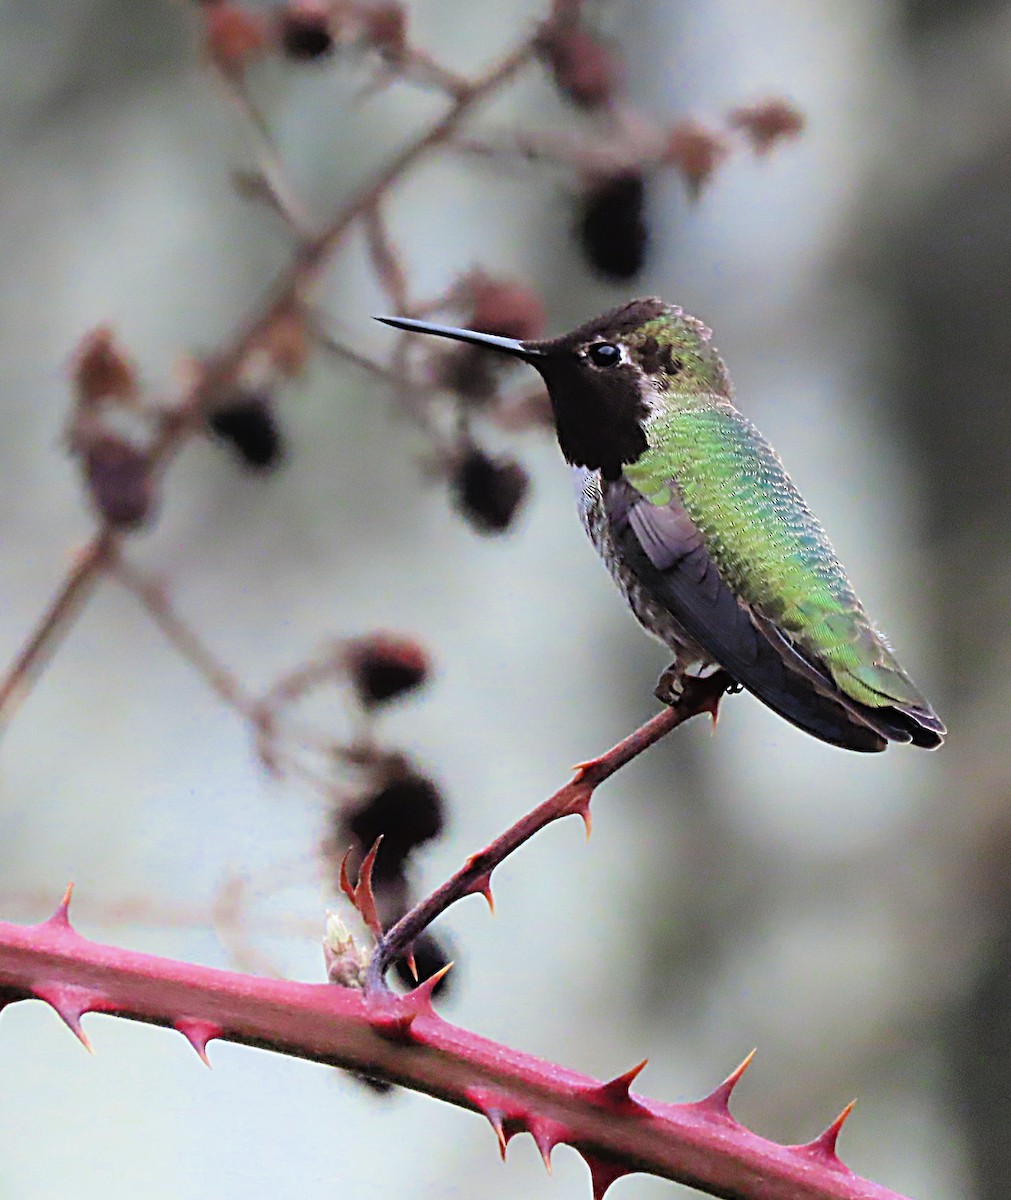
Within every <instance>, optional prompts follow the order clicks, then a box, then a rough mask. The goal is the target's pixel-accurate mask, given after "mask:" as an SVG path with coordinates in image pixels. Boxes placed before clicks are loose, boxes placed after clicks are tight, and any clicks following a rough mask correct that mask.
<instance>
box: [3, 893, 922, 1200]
mask: <svg viewBox="0 0 1011 1200" xmlns="http://www.w3.org/2000/svg"><path fill="white" fill-rule="evenodd" d="M68 902H69V892H68V896H67V898H66V899H65V900H64V903H63V904H61V905H60V907H59V908H58V909H57V911H56V913H55V914H54V915H53V916H52V917H51V918H50V919H49V920H48V921H45V922H43V923H42V924H41V925H34V926H21V925H11V924H9V923H6V922H0V1008H2V1007H3V1006H4V1005H5V1004H11V1003H14V1002H16V1001H18V1000H25V999H30V998H33V997H34V998H37V999H41V1000H44V1001H45V1002H46V1003H47V1004H49V1005H50V1006H51V1007H52V1008H53V1009H55V1011H56V1012H57V1013H58V1014H59V1015H60V1016H61V1017H62V1019H63V1020H64V1021H65V1022H66V1024H67V1025H68V1026H69V1027H70V1029H71V1030H72V1031H73V1032H74V1033H75V1034H76V1035H77V1036H78V1037H79V1038H80V1039H81V1040H82V1041H83V1042H84V1043H85V1045H88V1044H89V1043H88V1042H87V1039H86V1037H85V1035H84V1032H83V1030H82V1028H81V1018H82V1016H83V1015H84V1014H85V1013H88V1012H103V1013H106V1014H109V1015H112V1016H119V1017H126V1018H128V1019H130V1020H139V1021H145V1022H148V1023H151V1024H156V1025H165V1026H169V1027H171V1028H174V1029H177V1030H179V1031H180V1032H181V1033H182V1034H183V1035H184V1036H185V1037H186V1038H187V1040H188V1041H189V1042H190V1044H191V1045H192V1046H193V1047H194V1049H195V1050H196V1051H197V1053H198V1054H200V1055H201V1057H204V1058H206V1047H207V1044H208V1042H210V1041H211V1040H213V1039H223V1040H225V1041H232V1042H238V1043H240V1044H244V1045H251V1046H257V1047H261V1048H266V1049H270V1050H273V1051H275V1052H277V1053H281V1054H288V1055H291V1056H293V1057H298V1058H305V1059H309V1060H311V1061H314V1062H323V1063H329V1064H331V1065H333V1066H338V1067H343V1068H345V1069H349V1070H352V1071H356V1072H359V1073H364V1074H367V1075H369V1076H371V1077H372V1078H378V1079H382V1080H386V1081H388V1082H391V1083H396V1084H400V1085H401V1086H404V1087H408V1088H411V1089H412V1090H415V1091H419V1092H424V1093H427V1094H428V1095H432V1096H437V1097H439V1098H440V1099H442V1100H446V1101H448V1102H449V1103H451V1104H456V1105H458V1106H459V1107H462V1108H469V1109H472V1110H474V1111H477V1112H480V1113H483V1114H484V1116H485V1117H486V1118H487V1119H488V1121H489V1122H490V1123H491V1125H492V1128H493V1129H494V1131H495V1134H496V1136H497V1138H498V1141H499V1146H500V1148H501V1151H502V1153H503V1155H504V1154H505V1148H506V1144H507V1142H508V1140H509V1139H510V1138H511V1137H512V1136H514V1135H515V1134H517V1133H519V1132H530V1133H531V1134H532V1135H533V1137H534V1140H535V1142H536V1144H537V1146H538V1149H539V1150H540V1151H541V1154H542V1155H543V1157H544V1160H545V1163H546V1164H550V1155H551V1151H552V1149H553V1148H554V1147H555V1146H556V1145H559V1144H563V1143H564V1144H568V1145H571V1146H573V1147H574V1148H575V1149H576V1150H577V1151H578V1152H579V1153H580V1154H581V1155H582V1157H583V1158H584V1159H585V1161H586V1162H587V1164H588V1166H589V1168H590V1171H591V1176H592V1179H593V1187H594V1195H595V1196H596V1197H602V1196H603V1194H604V1191H605V1190H606V1189H607V1187H608V1186H609V1185H610V1184H611V1183H613V1182H614V1181H615V1180H616V1179H618V1178H620V1177H621V1176H623V1175H627V1174H630V1173H632V1172H634V1171H640V1172H648V1173H650V1174H654V1175H658V1176H660V1177H662V1178H666V1179H672V1180H675V1181H678V1182H681V1183H686V1184H688V1185H690V1186H692V1187H696V1188H699V1189H701V1190H703V1191H705V1192H708V1193H709V1194H711V1195H714V1196H735V1197H740V1198H742V1200H903V1198H902V1197H901V1196H899V1194H898V1193H896V1192H892V1191H890V1190H888V1189H886V1188H883V1187H879V1186H878V1185H876V1184H873V1183H870V1182H869V1181H867V1180H865V1179H861V1178H860V1177H859V1176H857V1175H855V1174H854V1173H853V1172H852V1171H850V1170H849V1168H848V1167H846V1166H845V1165H844V1164H843V1163H842V1162H841V1161H840V1160H839V1159H838V1158H837V1156H836V1153H835V1147H836V1141H837V1138H838V1135H839V1131H840V1129H841V1127H842V1123H843V1121H844V1120H845V1119H846V1117H847V1116H848V1115H849V1111H850V1109H849V1108H846V1109H844V1110H843V1112H842V1114H840V1116H839V1118H837V1119H836V1120H835V1121H834V1122H833V1123H832V1124H831V1125H830V1126H829V1127H828V1129H827V1130H826V1131H825V1133H824V1134H823V1135H822V1136H821V1137H819V1138H816V1139H815V1140H814V1141H813V1142H811V1143H809V1144H807V1145H804V1146H781V1145H778V1144H777V1143H775V1142H770V1141H768V1140H767V1139H765V1138H762V1137H759V1136H758V1135H757V1134H755V1133H752V1132H751V1131H750V1130H748V1129H746V1128H745V1127H744V1126H743V1125H741V1124H740V1123H739V1122H738V1121H736V1120H735V1119H734V1117H733V1116H732V1115H731V1114H730V1110H729V1107H728V1102H729V1100H730V1096H731V1093H732V1092H733V1089H734V1086H735V1085H736V1084H737V1082H738V1080H739V1079H740V1077H741V1075H742V1074H743V1072H744V1068H745V1067H746V1066H747V1063H748V1062H749V1061H750V1058H749V1059H747V1060H745V1062H744V1063H743V1064H742V1065H741V1067H740V1068H738V1070H737V1071H735V1072H734V1073H733V1074H732V1075H730V1077H729V1078H728V1079H727V1080H726V1081H725V1082H724V1083H723V1084H721V1085H720V1086H719V1087H717V1088H716V1089H715V1091H714V1092H712V1093H711V1095H709V1096H708V1097H706V1098H704V1099H702V1100H700V1101H697V1102H695V1103H689V1104H662V1103H659V1102H658V1101H653V1100H647V1099H645V1098H644V1097H641V1096H638V1095H633V1094H632V1093H631V1092H630V1090H629V1089H630V1086H631V1084H632V1082H633V1081H634V1079H635V1077H636V1076H637V1075H638V1073H639V1072H640V1071H641V1069H642V1067H643V1066H644V1065H645V1064H640V1065H639V1066H637V1067H635V1068H633V1069H632V1070H630V1071H628V1072H626V1073H625V1074H624V1075H620V1076H618V1077H617V1078H616V1079H614V1080H611V1081H609V1082H605V1083H601V1082H599V1081H598V1080H595V1079H593V1078H591V1077H589V1076H585V1075H579V1074H577V1073H575V1072H573V1071H569V1070H566V1069H564V1068H562V1067H559V1066H556V1065H554V1064H552V1063H549V1062H545V1061H544V1060H542V1059H539V1058H534V1057H532V1056H530V1055H526V1054H522V1053H520V1052H518V1051H515V1050H512V1049H510V1048H509V1047H507V1046H503V1045H499V1044H497V1043H494V1042H490V1041H488V1040H486V1039H484V1038H481V1037H478V1036H477V1035H476V1034H473V1033H470V1032H469V1031H467V1030H465V1029H461V1028H459V1027H458V1026H454V1025H450V1024H449V1023H448V1022H446V1021H444V1020H442V1018H441V1017H439V1016H437V1015H436V1013H435V1012H434V1010H433V1008H432V1005H431V998H430V992H431V990H432V987H434V981H435V977H433V980H430V981H429V982H428V983H427V984H422V985H421V986H420V987H418V988H416V989H415V990H414V991H413V992H410V993H408V994H407V995H404V996H394V995H393V994H391V993H386V992H381V993H372V994H369V993H366V992H363V991H361V990H358V989H355V988H349V987H340V986H336V985H334V984H306V983H293V982H289V981H284V980H275V979H264V978H259V977H256V976H251V975H239V974H235V973H233V972H227V971H218V970H213V969H211V968H209V967H201V966H194V965H191V964H187V963H182V962H176V961H173V960H170V959H165V958H156V957H153V956H151V955H146V954H137V953H133V952H130V951H126V950H120V949H117V948H114V947H111V946H104V945H99V944H97V943H95V942H91V941H88V940H86V939H85V938H83V937H81V936H80V935H79V934H78V933H77V932H76V931H75V930H74V929H73V927H72V926H71V925H70V921H69V917H68V912H67V909H68Z"/></svg>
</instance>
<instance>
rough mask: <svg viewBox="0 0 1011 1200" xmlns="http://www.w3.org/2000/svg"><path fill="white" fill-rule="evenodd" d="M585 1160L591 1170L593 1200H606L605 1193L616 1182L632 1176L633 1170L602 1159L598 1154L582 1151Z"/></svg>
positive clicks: (607, 1159) (610, 1160)
mask: <svg viewBox="0 0 1011 1200" xmlns="http://www.w3.org/2000/svg"><path fill="white" fill-rule="evenodd" d="M580 1153H581V1154H582V1155H583V1158H584V1159H585V1160H586V1165H587V1166H588V1167H589V1168H590V1181H591V1183H592V1184H593V1200H604V1193H605V1192H606V1191H607V1189H608V1188H609V1187H610V1186H611V1184H612V1183H614V1182H615V1180H618V1179H621V1178H622V1176H624V1175H631V1174H632V1170H631V1168H629V1167H626V1166H624V1164H622V1163H617V1162H614V1161H613V1160H612V1159H609V1158H600V1157H598V1156H597V1155H596V1154H587V1153H586V1151H580Z"/></svg>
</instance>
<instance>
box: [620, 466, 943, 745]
mask: <svg viewBox="0 0 1011 1200" xmlns="http://www.w3.org/2000/svg"><path fill="white" fill-rule="evenodd" d="M606 486H607V488H608V496H607V498H606V508H607V511H608V512H609V514H611V521H610V523H611V536H612V537H613V538H614V540H615V542H616V543H617V545H618V546H619V548H620V552H621V553H622V555H623V558H624V561H625V562H626V563H627V565H628V566H629V568H630V569H631V570H632V571H633V573H634V574H635V575H636V577H637V578H638V579H639V581H640V583H641V584H642V585H643V586H644V587H645V588H646V589H647V590H648V591H649V592H650V594H651V595H652V596H653V597H654V598H655V599H656V600H657V601H658V602H659V603H661V604H662V605H663V606H664V607H665V608H667V609H668V611H669V612H670V613H671V614H672V615H673V616H674V617H675V619H676V620H677V621H678V622H679V623H680V624H681V625H682V626H683V627H684V629H685V630H686V632H687V633H688V634H690V636H691V637H692V638H693V639H694V640H695V641H696V642H697V643H698V644H699V645H700V646H701V647H702V648H703V649H705V650H706V651H708V653H709V654H711V655H712V657H713V658H714V659H715V660H716V661H717V662H718V663H719V664H720V665H721V666H722V667H723V668H724V669H725V670H727V671H728V672H729V673H730V674H731V675H732V676H733V677H734V678H735V679H736V680H737V681H738V682H739V683H740V684H741V685H742V686H743V687H745V688H747V689H748V691H750V692H752V693H753V694H754V695H755V696H757V697H758V698H759V699H760V700H762V701H763V702H764V703H765V704H767V705H768V706H769V707H770V708H772V709H774V710H775V711H776V712H778V713H779V714H780V715H781V716H783V717H785V718H786V719H787V720H788V721H791V722H792V723H793V724H794V725H797V726H799V727H800V728H801V729H804V730H806V731H807V732H809V733H811V734H813V735H814V736H815V737H818V738H820V739H821V740H823V741H826V742H830V743H832V744H833V745H837V746H843V747H846V748H847V749H851V750H862V751H876V750H883V749H884V748H885V745H886V743H887V742H888V741H899V742H909V741H913V742H915V743H916V744H917V745H921V746H935V745H937V744H939V743H940V740H941V739H940V735H939V733H938V732H937V731H935V730H934V729H932V728H929V727H925V725H924V724H923V723H921V720H920V719H919V714H911V713H909V712H907V711H904V710H903V709H901V708H898V707H896V706H893V705H887V704H886V705H883V706H881V707H871V706H869V705H865V704H861V703H859V702H858V701H856V700H854V699H853V698H852V697H850V696H848V695H846V693H845V692H844V691H842V689H841V688H840V687H839V685H838V683H837V682H836V681H835V680H834V679H833V677H832V675H831V673H830V671H829V670H828V668H827V667H826V665H825V664H824V663H822V662H819V661H818V659H817V658H816V657H815V656H812V655H811V654H809V653H807V652H805V650H804V649H803V648H801V647H798V646H797V645H796V644H795V642H794V641H792V640H791V639H790V638H789V637H787V636H786V635H785V634H784V633H783V632H781V631H780V630H779V629H778V628H777V626H776V625H775V623H774V622H773V621H772V620H770V619H769V617H768V616H767V615H764V614H763V613H762V612H761V611H760V610H759V609H758V608H757V607H755V606H753V605H750V604H749V603H748V602H747V601H745V600H743V599H742V598H740V597H739V596H738V595H737V594H736V593H735V592H734V591H733V590H732V589H731V588H730V587H729V586H728V585H727V584H726V583H725V582H724V580H723V578H722V577H721V574H720V571H719V569H718V566H717V564H716V562H715V561H714V558H713V557H712V555H711V554H710V552H709V548H708V546H707V543H706V539H705V537H704V535H703V533H702V532H701V531H700V529H699V528H698V527H697V526H696V525H695V523H694V521H693V520H692V518H691V517H690V516H689V514H688V513H687V512H686V511H685V509H684V507H683V506H682V505H681V503H680V502H679V500H678V499H677V492H676V489H671V493H670V495H671V498H670V500H669V502H668V503H666V504H655V503H652V502H650V501H649V500H646V499H644V498H643V497H642V496H641V494H640V493H638V492H637V491H636V490H635V489H634V488H633V487H632V485H631V484H629V483H628V482H627V481H619V482H617V483H614V484H609V485H606ZM928 713H929V708H928ZM930 716H933V714H932V713H930ZM933 719H934V720H935V721H936V717H934V718H933ZM938 724H940V723H939V722H938ZM942 728H943V727H942Z"/></svg>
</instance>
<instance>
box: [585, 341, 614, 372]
mask: <svg viewBox="0 0 1011 1200" xmlns="http://www.w3.org/2000/svg"><path fill="white" fill-rule="evenodd" d="M586 353H587V354H588V355H589V359H590V362H592V363H593V365H594V366H595V367H616V366H617V365H618V363H620V362H621V350H620V348H619V347H618V346H615V345H614V343H613V342H596V343H595V344H594V345H592V346H591V347H590V348H589V350H587V352H586Z"/></svg>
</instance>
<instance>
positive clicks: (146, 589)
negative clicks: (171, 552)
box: [108, 551, 266, 730]
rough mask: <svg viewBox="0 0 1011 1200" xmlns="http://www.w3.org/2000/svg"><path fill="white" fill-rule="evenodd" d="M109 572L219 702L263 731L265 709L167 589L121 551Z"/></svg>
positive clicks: (111, 560) (112, 559)
mask: <svg viewBox="0 0 1011 1200" xmlns="http://www.w3.org/2000/svg"><path fill="white" fill-rule="evenodd" d="M108 570H109V573H110V574H111V575H114V576H115V578H116V579H117V580H118V581H119V583H121V584H122V585H123V587H125V588H126V589H127V591H129V592H131V593H132V594H133V595H134V596H135V597H136V598H137V599H138V600H139V601H140V603H141V604H142V605H143V606H144V610H145V612H146V613H147V614H148V616H149V617H150V618H151V619H152V620H153V621H154V623H155V624H156V625H157V626H158V628H159V629H160V630H161V631H162V633H163V634H164V635H165V637H166V638H167V639H168V641H169V642H170V643H171V644H172V647H173V649H174V650H176V651H177V653H178V654H179V655H180V656H181V657H182V658H184V659H185V660H186V661H187V662H188V663H189V664H190V665H191V666H192V667H193V668H194V669H195V670H196V671H197V672H198V674H199V675H200V676H201V677H202V678H203V679H204V680H205V682H206V683H207V685H208V686H209V687H210V688H211V690H212V691H213V692H214V694H215V695H216V696H217V697H218V699H219V700H221V701H222V703H224V704H226V705H227V706H228V707H229V708H231V709H233V710H234V711H235V712H237V713H238V714H239V716H241V717H242V718H243V719H244V720H246V721H248V722H249V723H250V724H251V725H253V726H254V727H255V728H256V729H257V730H259V729H261V728H262V727H263V726H264V724H265V723H266V718H265V716H264V708H263V706H262V705H261V704H260V703H259V701H258V700H257V699H256V697H255V696H254V695H253V694H252V693H251V692H249V691H247V690H246V688H245V687H244V686H243V685H242V684H241V683H240V682H239V680H238V679H237V678H236V677H235V676H234V675H233V674H232V672H231V671H229V669H228V668H227V667H226V666H225V665H224V663H222V662H220V661H219V660H218V659H217V658H216V657H215V655H214V654H213V653H212V652H211V650H210V649H209V648H208V647H207V646H206V645H205V644H204V643H203V642H202V641H201V640H200V638H199V637H198V636H197V635H196V633H195V632H194V631H193V630H192V629H191V628H190V627H189V625H187V624H186V622H185V621H183V620H182V618H181V617H180V616H179V615H178V614H177V613H176V611H175V609H174V608H173V607H172V605H171V604H170V603H169V599H168V596H167V595H166V594H165V590H164V588H162V587H161V585H160V584H158V583H156V582H155V581H154V580H153V579H151V578H150V577H149V576H147V575H145V574H144V573H143V572H142V571H140V570H139V569H138V568H137V567H135V566H133V564H132V563H131V562H130V561H129V559H127V558H126V557H125V556H124V555H123V554H121V553H119V552H118V551H117V552H116V553H115V554H113V555H112V556H110V559H109V563H108Z"/></svg>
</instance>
